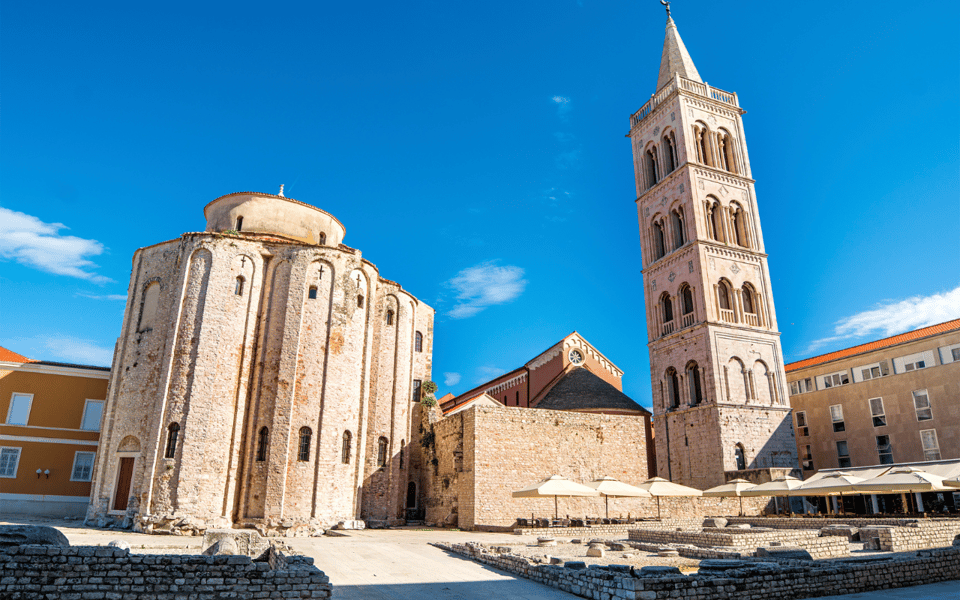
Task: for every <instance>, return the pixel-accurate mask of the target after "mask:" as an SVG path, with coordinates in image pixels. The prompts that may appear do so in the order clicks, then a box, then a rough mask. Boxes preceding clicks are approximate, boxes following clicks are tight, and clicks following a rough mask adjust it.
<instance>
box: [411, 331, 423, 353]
mask: <svg viewBox="0 0 960 600" xmlns="http://www.w3.org/2000/svg"><path fill="white" fill-rule="evenodd" d="M413 349H414V350H416V351H417V352H423V334H422V333H420V332H419V331H418V332H417V333H416V335H415V336H414V338H413Z"/></svg>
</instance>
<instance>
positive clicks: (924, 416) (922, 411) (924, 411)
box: [913, 390, 933, 421]
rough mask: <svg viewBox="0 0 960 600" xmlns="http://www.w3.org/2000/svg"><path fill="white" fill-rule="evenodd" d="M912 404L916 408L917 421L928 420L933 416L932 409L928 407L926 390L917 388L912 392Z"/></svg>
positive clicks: (928, 400)
mask: <svg viewBox="0 0 960 600" xmlns="http://www.w3.org/2000/svg"><path fill="white" fill-rule="evenodd" d="M913 406H914V407H915V408H916V409H917V420H918V421H929V420H930V419H932V418H933V409H931V408H930V397H929V396H927V390H917V391H915V392H914V393H913Z"/></svg>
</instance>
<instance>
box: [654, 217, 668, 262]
mask: <svg viewBox="0 0 960 600" xmlns="http://www.w3.org/2000/svg"><path fill="white" fill-rule="evenodd" d="M666 253H667V247H666V244H665V243H664V234H663V223H661V222H659V221H657V222H655V223H654V224H653V260H658V259H661V258H663V257H664V256H665V255H666Z"/></svg>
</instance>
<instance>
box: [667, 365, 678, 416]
mask: <svg viewBox="0 0 960 600" xmlns="http://www.w3.org/2000/svg"><path fill="white" fill-rule="evenodd" d="M667 393H668V398H669V400H670V407H671V408H679V407H680V377H679V376H678V375H677V370H676V369H674V368H673V367H670V368H669V369H668V370H667Z"/></svg>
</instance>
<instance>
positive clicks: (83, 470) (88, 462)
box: [70, 452, 96, 481]
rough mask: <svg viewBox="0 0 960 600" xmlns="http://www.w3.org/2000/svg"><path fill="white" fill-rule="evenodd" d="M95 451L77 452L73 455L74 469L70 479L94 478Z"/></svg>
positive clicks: (83, 479) (88, 479)
mask: <svg viewBox="0 0 960 600" xmlns="http://www.w3.org/2000/svg"><path fill="white" fill-rule="evenodd" d="M94 456H96V454H94V453H93V452H76V453H75V454H74V455H73V471H72V472H71V474H70V481H90V480H92V479H93V458H94Z"/></svg>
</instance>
